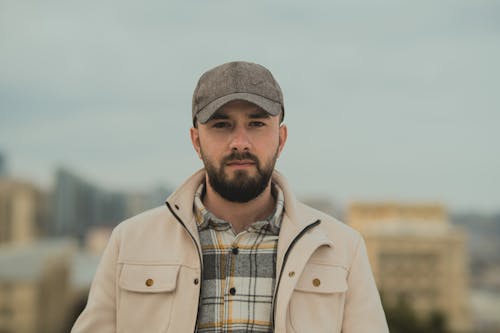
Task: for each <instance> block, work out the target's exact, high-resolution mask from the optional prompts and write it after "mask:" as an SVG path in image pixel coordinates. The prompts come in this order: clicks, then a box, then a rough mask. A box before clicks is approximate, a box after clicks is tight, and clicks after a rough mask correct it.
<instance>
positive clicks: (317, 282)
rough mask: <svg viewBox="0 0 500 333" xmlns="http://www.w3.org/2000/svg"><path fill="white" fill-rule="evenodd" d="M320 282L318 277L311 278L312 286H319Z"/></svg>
mask: <svg viewBox="0 0 500 333" xmlns="http://www.w3.org/2000/svg"><path fill="white" fill-rule="evenodd" d="M320 284H321V281H320V280H319V279H314V280H313V286H315V287H319V285H320Z"/></svg>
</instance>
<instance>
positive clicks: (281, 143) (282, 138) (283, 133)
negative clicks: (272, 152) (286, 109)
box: [278, 124, 288, 154]
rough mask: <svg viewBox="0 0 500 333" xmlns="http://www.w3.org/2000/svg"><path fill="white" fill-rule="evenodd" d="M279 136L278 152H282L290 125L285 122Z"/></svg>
mask: <svg viewBox="0 0 500 333" xmlns="http://www.w3.org/2000/svg"><path fill="white" fill-rule="evenodd" d="M279 136H280V137H279V146H278V154H281V151H282V150H283V148H284V147H285V143H286V138H287V137H288V127H286V125H285V124H283V125H281V126H280V128H279Z"/></svg>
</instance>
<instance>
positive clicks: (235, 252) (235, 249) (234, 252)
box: [231, 247, 239, 255]
mask: <svg viewBox="0 0 500 333" xmlns="http://www.w3.org/2000/svg"><path fill="white" fill-rule="evenodd" d="M231 251H232V252H233V254H234V255H237V254H238V253H239V250H238V248H237V247H233V249H232V250H231Z"/></svg>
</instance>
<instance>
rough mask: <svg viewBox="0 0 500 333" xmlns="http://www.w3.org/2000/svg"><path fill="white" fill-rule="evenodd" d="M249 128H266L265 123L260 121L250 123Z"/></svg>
mask: <svg viewBox="0 0 500 333" xmlns="http://www.w3.org/2000/svg"><path fill="white" fill-rule="evenodd" d="M250 126H251V127H262V126H266V123H264V122H262V121H252V122H250Z"/></svg>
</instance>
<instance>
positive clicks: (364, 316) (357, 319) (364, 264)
mask: <svg viewBox="0 0 500 333" xmlns="http://www.w3.org/2000/svg"><path fill="white" fill-rule="evenodd" d="M347 284H348V289H347V295H346V303H345V308H344V320H343V324H342V333H366V332H370V333H389V328H388V327H387V321H386V318H385V314H384V310H383V309H382V303H381V301H380V295H379V293H378V290H377V287H376V285H375V280H374V278H373V273H372V270H371V268H370V263H369V261H368V255H367V252H366V246H365V242H364V240H363V238H362V237H361V236H359V240H358V244H357V246H356V251H355V254H354V259H353V261H352V265H351V269H350V271H349V275H348V278H347Z"/></svg>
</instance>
